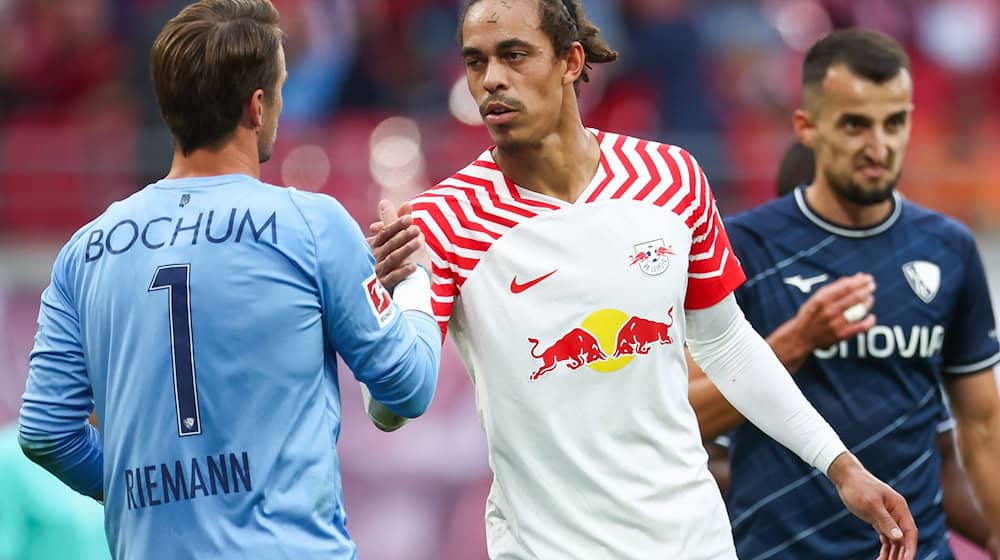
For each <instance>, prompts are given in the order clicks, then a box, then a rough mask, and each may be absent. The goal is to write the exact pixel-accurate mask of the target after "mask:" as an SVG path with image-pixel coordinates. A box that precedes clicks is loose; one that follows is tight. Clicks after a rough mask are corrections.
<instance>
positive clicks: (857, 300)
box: [693, 30, 1000, 560]
mask: <svg viewBox="0 0 1000 560" xmlns="http://www.w3.org/2000/svg"><path fill="white" fill-rule="evenodd" d="M908 67H909V64H908V60H907V58H906V55H905V53H904V52H903V51H902V49H901V48H900V47H899V46H898V45H897V44H896V43H895V42H894V41H892V40H891V39H889V38H888V37H885V36H883V35H881V34H877V33H872V32H866V31H860V30H849V31H840V32H835V33H833V34H831V35H829V36H828V37H826V38H824V39H823V40H821V41H820V42H818V43H817V44H816V45H814V47H813V48H812V49H811V50H810V52H809V53H808V54H807V56H806V60H805V63H804V68H803V70H804V71H803V84H804V102H805V109H803V110H800V111H798V112H796V117H795V124H796V132H797V133H798V135H799V137H800V138H801V139H802V140H803V142H804V143H805V144H806V145H808V146H810V147H812V148H813V149H814V150H815V152H816V160H817V161H816V179H815V181H814V182H813V183H812V185H810V186H809V187H807V188H801V189H798V190H797V191H796V192H795V193H794V194H793V195H792V196H788V197H785V198H782V199H779V200H777V201H774V202H772V203H769V204H766V205H764V206H762V207H759V208H757V209H755V210H752V211H750V212H747V213H745V214H743V215H740V216H736V217H734V218H733V219H731V220H730V221H729V222H728V223H727V230H728V231H729V233H730V236H731V238H732V239H733V243H734V250H735V251H736V253H737V255H738V256H739V257H740V260H741V263H742V264H743V267H744V269H745V270H746V271H747V277H748V280H747V282H746V283H745V284H744V285H743V286H742V287H741V288H740V289H739V290H738V291H737V297H738V299H739V300H740V303H741V306H742V307H743V309H744V310H745V312H746V314H747V317H748V318H749V319H750V321H751V323H752V324H753V325H754V327H755V328H756V329H757V330H758V331H760V332H771V333H773V334H772V336H771V337H769V342H771V344H772V346H773V347H774V349H775V352H776V353H777V354H778V356H779V357H780V358H781V359H782V361H783V362H784V363H785V364H786V365H788V367H789V370H790V371H795V380H796V382H797V383H798V384H799V386H800V387H801V388H802V391H803V393H804V394H805V395H806V396H807V397H808V398H809V400H810V401H811V402H812V403H813V404H814V405H815V406H816V407H817V409H818V410H820V411H821V413H822V414H823V415H824V417H825V418H827V419H828V420H829V421H830V423H831V424H832V425H833V426H834V427H835V428H836V429H837V431H838V432H839V433H840V435H841V436H842V437H843V438H844V440H845V443H847V445H848V446H849V447H850V448H851V450H852V451H854V452H855V453H856V454H857V455H858V456H859V457H861V458H862V460H863V461H864V462H865V464H866V465H867V464H869V463H870V464H871V465H872V470H873V472H875V473H876V475H878V476H880V477H881V478H883V479H885V480H888V481H891V484H893V486H894V487H895V488H897V489H899V491H900V492H901V493H903V494H904V495H905V496H906V497H907V500H908V501H909V503H910V507H911V509H912V510H913V514H914V517H915V518H916V520H917V523H918V527H919V529H920V548H919V549H918V555H917V557H918V558H928V559H929V558H938V559H939V558H951V557H952V553H951V551H950V549H949V547H948V542H947V531H946V529H945V522H944V514H943V512H942V510H941V506H940V503H939V499H938V494H939V491H940V458H939V455H938V453H937V447H936V445H935V437H936V433H937V429H936V428H937V425H938V422H939V420H940V418H941V416H942V414H943V412H942V407H943V406H944V405H943V403H942V400H941V399H940V398H939V397H938V386H939V383H941V382H943V383H944V385H945V388H946V390H947V392H948V394H949V396H950V398H951V401H952V404H953V408H954V417H955V420H956V424H957V428H958V430H957V431H958V440H959V444H960V447H961V449H962V455H963V458H964V462H965V464H966V467H967V468H968V471H969V477H970V481H971V482H972V484H973V487H974V490H975V492H976V495H977V497H978V498H979V501H980V503H981V504H982V506H983V509H984V514H985V517H986V519H987V521H988V523H989V525H990V526H991V528H992V529H993V530H994V532H996V530H997V528H998V527H1000V523H998V520H1000V486H998V482H996V479H995V477H993V476H992V471H993V470H994V467H995V465H996V464H998V461H1000V399H998V396H997V389H996V382H995V380H994V376H993V374H992V371H993V366H994V365H995V364H996V363H997V362H998V361H1000V347H998V344H997V340H996V333H995V327H994V318H993V309H992V306H991V305H990V300H989V293H988V290H987V285H986V280H985V275H984V272H983V269H982V264H981V262H980V259H979V254H978V251H977V249H976V246H975V242H974V240H973V238H972V236H971V233H970V232H969V231H968V230H967V229H966V228H965V227H964V226H962V225H960V224H958V223H957V222H955V221H954V220H951V219H949V218H946V217H944V216H942V215H940V214H937V213H934V212H932V211H929V210H926V209H924V208H921V207H919V206H917V205H915V204H912V203H910V202H908V201H905V200H904V199H902V198H901V197H900V196H899V195H898V194H897V193H896V192H895V186H896V181H897V179H898V176H899V170H900V167H901V165H902V159H903V154H904V152H905V148H906V143H907V140H908V138H909V132H910V122H909V117H910V113H911V111H912V82H911V80H910V76H909V70H908ZM861 271H865V272H864V273H862V272H861ZM841 276H848V277H849V278H847V279H846V280H844V281H841V282H837V283H836V285H834V284H833V282H834V280H835V279H837V278H838V277H841ZM828 284H829V285H828ZM876 286H877V292H876V293H877V296H878V297H877V298H873V292H874V291H875V290H876ZM820 292H822V293H820ZM810 296H815V297H810ZM807 301H808V303H807ZM804 303H805V305H803V304H804ZM810 325H811V326H813V327H815V326H817V325H819V326H820V327H821V328H820V329H818V330H810V329H806V328H804V327H806V326H810ZM852 331H853V332H852ZM822 340H825V341H826V342H825V343H824V342H817V341H822ZM834 340H840V341H839V342H836V343H830V342H832V341H834ZM827 346H829V347H827ZM693 401H696V399H693ZM695 406H696V407H699V408H701V412H702V413H703V415H705V414H708V415H715V417H716V419H718V417H719V415H720V414H721V415H723V416H727V415H728V417H730V418H731V417H732V416H734V415H733V414H732V412H731V411H729V412H720V411H723V410H724V409H725V403H724V402H721V401H720V400H719V399H715V400H714V401H713V402H709V403H707V404H706V403H704V402H703V403H701V404H699V403H698V402H695ZM703 417H706V418H707V417H708V416H703ZM736 418H737V419H736V421H735V422H733V423H734V424H735V423H738V422H739V419H738V416H736ZM730 436H731V440H732V447H731V449H730V456H731V461H732V465H731V466H732V478H731V483H730V487H729V503H728V505H729V509H730V515H731V517H732V520H733V528H734V533H735V537H736V542H737V549H738V551H739V554H740V557H741V558H743V559H744V560H749V559H765V558H843V559H848V558H872V557H875V556H876V555H877V554H878V550H879V542H878V541H877V540H875V539H873V538H872V537H871V536H870V534H868V533H867V532H866V531H867V527H865V526H864V525H863V524H860V523H857V522H856V521H855V520H854V519H851V518H850V515H849V514H848V512H847V510H845V509H844V508H843V507H842V506H841V505H840V504H839V503H838V498H837V493H836V491H835V489H833V488H832V487H831V486H830V485H829V484H828V483H826V482H825V481H823V480H821V477H818V476H817V473H816V472H815V471H813V470H810V469H808V468H802V467H801V466H800V465H799V464H796V462H795V460H794V458H793V457H792V456H789V455H788V454H787V453H786V452H784V451H783V450H782V449H781V448H780V446H777V445H775V444H774V442H773V441H771V440H770V439H769V438H767V437H766V436H764V435H762V434H761V433H760V432H759V431H757V430H756V429H755V428H753V426H751V425H749V424H746V423H741V424H740V425H739V426H738V427H736V428H735V429H734V430H733V431H732V432H731V434H730Z"/></svg>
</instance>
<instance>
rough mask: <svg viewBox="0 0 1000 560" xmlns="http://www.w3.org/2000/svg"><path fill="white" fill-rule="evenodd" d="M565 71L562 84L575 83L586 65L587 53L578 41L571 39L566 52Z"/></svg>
mask: <svg viewBox="0 0 1000 560" xmlns="http://www.w3.org/2000/svg"><path fill="white" fill-rule="evenodd" d="M565 60H566V71H565V72H563V85H569V84H572V83H575V82H576V81H577V80H578V79H580V75H581V74H583V71H584V69H585V68H586V66H587V53H586V52H585V51H584V50H583V45H581V44H580V42H579V41H573V44H571V45H570V46H569V52H567V53H566V59H565Z"/></svg>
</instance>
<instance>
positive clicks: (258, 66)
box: [151, 0, 283, 155]
mask: <svg viewBox="0 0 1000 560" xmlns="http://www.w3.org/2000/svg"><path fill="white" fill-rule="evenodd" d="M278 18H279V16H278V10H276V9H275V7H274V5H272V4H271V0H200V1H199V2H195V3H194V4H191V5H190V6H187V7H186V8H184V9H183V10H181V12H180V13H179V14H178V15H177V16H176V17H174V18H173V19H171V20H170V21H169V22H167V24H166V25H165V26H164V27H163V30H162V31H160V34H159V36H157V38H156V41H155V42H154V43H153V54H152V62H151V71H152V76H153V87H154V89H155V91H156V99H157V102H158V103H159V105H160V113H161V114H162V115H163V119H164V121H166V123H167V127H168V128H170V132H171V133H172V134H173V136H174V139H175V141H176V142H177V143H178V144H179V146H180V148H181V151H182V152H183V153H184V155H189V154H190V153H191V152H193V151H195V150H197V149H199V148H205V147H213V146H217V145H219V144H220V143H222V142H223V141H225V140H226V139H227V138H229V136H230V135H231V134H232V133H233V131H234V130H236V126H237V125H238V124H239V120H240V117H241V116H242V114H243V107H244V105H245V104H246V103H247V102H248V101H249V100H250V97H251V96H252V95H253V92H254V91H256V90H258V89H263V90H264V92H265V96H266V98H267V99H269V100H270V99H272V98H273V97H274V96H275V95H277V86H278V80H279V79H280V77H281V68H279V64H278V51H279V50H280V48H281V41H282V38H283V35H282V32H281V28H280V27H279V25H278V24H279V19H278Z"/></svg>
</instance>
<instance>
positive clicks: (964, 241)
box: [901, 199, 976, 248]
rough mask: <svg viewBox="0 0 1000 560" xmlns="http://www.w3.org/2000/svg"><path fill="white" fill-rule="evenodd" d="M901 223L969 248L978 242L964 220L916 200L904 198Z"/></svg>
mask: <svg viewBox="0 0 1000 560" xmlns="http://www.w3.org/2000/svg"><path fill="white" fill-rule="evenodd" d="M902 204H903V212H902V217H901V225H903V226H904V227H906V228H908V229H914V230H915V233H918V234H925V235H932V236H934V237H937V238H938V239H939V240H940V241H941V242H943V243H946V244H948V245H951V246H954V247H956V248H958V247H964V248H969V247H970V246H971V247H974V246H975V244H976V241H975V237H974V236H973V234H972V230H971V229H969V227H968V226H967V225H965V224H963V223H962V222H960V221H958V220H957V219H955V218H952V217H951V216H948V215H946V214H942V213H941V212H938V211H935V210H931V209H930V208H926V207H924V206H921V205H919V204H917V203H915V202H912V201H909V200H906V199H902Z"/></svg>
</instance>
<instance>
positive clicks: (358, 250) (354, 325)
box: [302, 195, 441, 418]
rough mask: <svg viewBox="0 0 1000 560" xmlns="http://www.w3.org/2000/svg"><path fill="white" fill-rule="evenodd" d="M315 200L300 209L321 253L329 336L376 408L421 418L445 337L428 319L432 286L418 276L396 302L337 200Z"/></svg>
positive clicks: (320, 273) (401, 290)
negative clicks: (377, 406) (366, 390)
mask: <svg viewBox="0 0 1000 560" xmlns="http://www.w3.org/2000/svg"><path fill="white" fill-rule="evenodd" d="M314 196H315V195H314ZM313 200H314V204H311V205H306V206H304V207H303V208H302V209H303V213H304V215H305V216H306V219H307V221H308V222H309V223H310V224H311V228H312V229H313V235H314V237H315V242H316V246H317V250H316V256H317V260H318V272H317V277H318V280H319V284H320V287H321V294H322V300H323V320H324V322H325V329H324V330H325V332H326V335H327V337H328V339H329V341H330V343H331V345H332V346H333V348H334V349H336V351H337V353H339V354H340V355H341V357H342V358H343V359H344V362H346V363H347V365H348V367H349V368H350V369H351V371H352V372H353V373H354V377H355V379H357V380H358V381H359V382H361V383H363V384H364V385H365V386H366V387H367V389H368V390H369V391H370V392H371V396H372V397H373V398H374V399H375V400H376V401H378V402H379V403H381V404H382V405H383V406H385V407H386V408H387V409H388V410H389V411H391V412H392V413H393V414H395V415H398V416H401V417H405V418H416V417H417V416H420V415H421V414H423V412H424V411H425V410H426V409H427V407H428V406H429V405H430V402H431V398H432V397H433V395H434V390H435V388H436V386H437V374H438V365H439V363H440V359H441V334H440V331H439V330H438V326H437V323H436V321H435V320H434V318H433V317H431V316H430V314H429V313H430V297H431V296H430V280H429V278H427V275H426V273H425V272H424V271H422V270H417V271H414V272H413V281H412V282H410V283H409V284H407V286H406V287H405V288H404V286H403V284H400V285H398V286H396V297H395V301H393V298H390V296H389V294H388V293H387V292H386V290H385V289H384V287H383V286H382V284H381V283H379V282H378V279H377V276H376V274H375V258H374V257H373V256H372V253H371V250H370V248H369V246H368V243H367V242H366V240H365V238H364V236H363V235H362V234H361V229H360V228H359V227H358V225H357V223H356V222H354V220H353V219H352V218H351V217H350V216H349V215H348V214H347V212H346V211H345V210H344V209H343V207H342V206H341V205H340V204H339V203H337V202H336V201H335V200H333V199H332V198H330V197H322V198H320V199H318V200H317V199H313ZM317 212H320V213H319V214H318V215H317ZM420 275H423V278H421V277H420ZM404 292H405V293H406V295H404Z"/></svg>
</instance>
